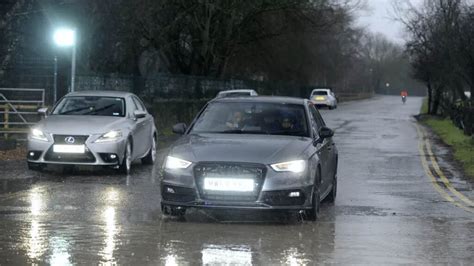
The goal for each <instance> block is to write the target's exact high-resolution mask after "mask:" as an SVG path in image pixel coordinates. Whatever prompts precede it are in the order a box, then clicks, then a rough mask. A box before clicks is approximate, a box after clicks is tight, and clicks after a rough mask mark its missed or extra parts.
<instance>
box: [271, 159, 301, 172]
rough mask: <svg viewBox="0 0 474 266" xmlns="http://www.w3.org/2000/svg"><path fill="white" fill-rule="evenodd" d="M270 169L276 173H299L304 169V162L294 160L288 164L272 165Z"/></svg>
mask: <svg viewBox="0 0 474 266" xmlns="http://www.w3.org/2000/svg"><path fill="white" fill-rule="evenodd" d="M271 167H272V168H273V170H275V171H277V172H293V173H301V172H303V171H304V170H305V169H306V161H304V160H296V161H290V162H283V163H276V164H272V165H271Z"/></svg>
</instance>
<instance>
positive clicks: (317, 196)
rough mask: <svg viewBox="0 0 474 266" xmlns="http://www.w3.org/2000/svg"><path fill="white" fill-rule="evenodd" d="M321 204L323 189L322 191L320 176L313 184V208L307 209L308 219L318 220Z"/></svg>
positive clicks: (306, 215)
mask: <svg viewBox="0 0 474 266" xmlns="http://www.w3.org/2000/svg"><path fill="white" fill-rule="evenodd" d="M318 172H319V170H318ZM318 174H319V173H318ZM319 175H320V174H319ZM320 206H321V191H320V178H319V176H318V177H317V178H316V182H315V184H314V186H313V195H312V198H311V209H309V210H306V211H305V218H306V220H308V221H316V220H318V217H319V209H320Z"/></svg>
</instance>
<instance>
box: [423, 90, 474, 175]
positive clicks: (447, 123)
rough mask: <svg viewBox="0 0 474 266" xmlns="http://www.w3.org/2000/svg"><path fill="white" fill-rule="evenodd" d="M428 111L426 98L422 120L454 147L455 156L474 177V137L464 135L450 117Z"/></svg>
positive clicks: (468, 173)
mask: <svg viewBox="0 0 474 266" xmlns="http://www.w3.org/2000/svg"><path fill="white" fill-rule="evenodd" d="M427 111H428V108H427V101H426V99H425V100H424V101H423V105H422V107H421V110H420V113H421V114H422V116H421V119H420V121H421V122H422V123H423V124H425V125H427V126H428V127H430V128H431V129H432V130H433V132H434V133H436V135H438V136H439V137H440V138H441V140H442V141H443V142H444V143H446V144H447V145H449V146H451V148H452V149H453V155H454V158H455V159H456V160H457V161H459V162H461V164H462V165H463V168H464V172H465V173H466V174H467V175H468V176H470V177H471V178H473V177H474V138H472V137H469V136H466V135H464V133H463V132H462V130H460V129H458V128H457V127H455V126H454V124H453V122H452V121H451V120H449V119H445V118H440V117H436V116H430V115H424V114H426V112H427Z"/></svg>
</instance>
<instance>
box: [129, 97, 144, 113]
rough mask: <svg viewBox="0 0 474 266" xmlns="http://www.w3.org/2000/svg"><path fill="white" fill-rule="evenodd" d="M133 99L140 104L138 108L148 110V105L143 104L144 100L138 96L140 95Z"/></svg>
mask: <svg viewBox="0 0 474 266" xmlns="http://www.w3.org/2000/svg"><path fill="white" fill-rule="evenodd" d="M132 99H133V100H134V101H135V103H136V105H137V106H138V109H140V110H142V111H145V112H146V111H147V110H146V107H145V105H144V104H143V102H142V101H141V100H140V99H139V98H138V97H135V96H134V97H132Z"/></svg>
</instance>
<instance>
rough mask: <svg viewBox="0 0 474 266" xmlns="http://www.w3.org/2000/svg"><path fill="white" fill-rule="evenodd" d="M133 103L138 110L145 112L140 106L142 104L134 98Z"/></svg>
mask: <svg viewBox="0 0 474 266" xmlns="http://www.w3.org/2000/svg"><path fill="white" fill-rule="evenodd" d="M132 101H133V104H134V106H135V108H136V109H137V110H140V111H144V110H143V107H142V106H141V105H140V102H139V101H138V100H137V99H136V98H135V97H133V96H132Z"/></svg>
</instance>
